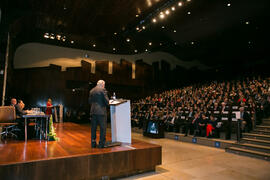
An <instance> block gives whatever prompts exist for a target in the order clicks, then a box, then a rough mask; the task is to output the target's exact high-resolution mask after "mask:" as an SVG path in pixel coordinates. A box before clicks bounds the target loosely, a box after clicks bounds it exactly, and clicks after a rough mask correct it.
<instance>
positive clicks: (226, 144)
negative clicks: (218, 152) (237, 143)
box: [165, 133, 232, 149]
mask: <svg viewBox="0 0 270 180" xmlns="http://www.w3.org/2000/svg"><path fill="white" fill-rule="evenodd" d="M165 138H168V139H173V140H176V141H181V142H188V143H193V144H199V145H204V146H210V147H217V148H221V149H225V148H227V147H230V146H231V145H232V143H229V142H225V141H219V139H216V140H214V139H211V138H209V139H208V138H205V137H195V138H194V137H192V136H184V135H183V134H179V133H166V134H165ZM194 139H196V141H194ZM217 144H218V146H217Z"/></svg>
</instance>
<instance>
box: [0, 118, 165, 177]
mask: <svg viewBox="0 0 270 180" xmlns="http://www.w3.org/2000/svg"><path fill="white" fill-rule="evenodd" d="M55 128H56V133H57V136H58V137H59V140H58V141H44V140H41V141H40V140H28V141H27V142H24V141H15V140H8V141H2V142H0V177H7V175H8V177H9V178H8V179H37V178H38V179H99V178H101V177H102V176H108V177H110V178H113V177H120V176H127V175H130V174H135V173H138V172H143V171H149V170H154V169H155V166H156V165H159V164H161V146H159V145H154V144H150V143H146V142H142V141H139V140H136V139H132V144H123V145H121V146H115V147H111V148H104V149H99V148H91V138H90V136H91V132H90V131H91V128H90V125H80V124H75V123H62V124H55ZM108 131H109V130H107V135H106V140H107V141H109V140H111V137H110V132H108ZM97 134H99V132H98V133H97ZM98 140H99V137H98V138H97V142H98ZM124 169H126V170H124ZM18 177H20V178H18Z"/></svg>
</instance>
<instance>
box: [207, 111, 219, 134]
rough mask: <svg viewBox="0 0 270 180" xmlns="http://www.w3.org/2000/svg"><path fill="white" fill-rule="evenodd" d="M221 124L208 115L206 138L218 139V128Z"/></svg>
mask: <svg viewBox="0 0 270 180" xmlns="http://www.w3.org/2000/svg"><path fill="white" fill-rule="evenodd" d="M220 123H221V122H218V121H217V120H216V118H215V117H214V116H213V115H210V119H209V121H208V122H207V126H206V136H207V137H209V138H210V137H217V138H218V137H219V128H220V126H221V124H220Z"/></svg>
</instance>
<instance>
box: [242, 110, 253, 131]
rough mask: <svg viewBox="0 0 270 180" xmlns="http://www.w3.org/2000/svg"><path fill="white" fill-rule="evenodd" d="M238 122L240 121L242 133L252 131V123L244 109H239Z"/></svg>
mask: <svg viewBox="0 0 270 180" xmlns="http://www.w3.org/2000/svg"><path fill="white" fill-rule="evenodd" d="M239 110H240V120H241V121H242V127H241V129H242V131H244V132H245V131H247V132H250V131H251V130H252V122H251V117H250V114H249V113H248V112H247V111H246V110H245V108H244V107H240V108H239Z"/></svg>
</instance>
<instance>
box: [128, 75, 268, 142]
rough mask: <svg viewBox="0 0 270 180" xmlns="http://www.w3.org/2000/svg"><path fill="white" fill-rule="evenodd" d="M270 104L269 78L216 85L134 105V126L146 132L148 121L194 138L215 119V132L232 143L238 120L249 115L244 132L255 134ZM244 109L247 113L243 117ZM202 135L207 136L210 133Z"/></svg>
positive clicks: (198, 86)
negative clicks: (252, 131)
mask: <svg viewBox="0 0 270 180" xmlns="http://www.w3.org/2000/svg"><path fill="white" fill-rule="evenodd" d="M269 104H270V79H269V78H268V77H267V78H260V77H252V78H245V79H243V80H232V81H222V82H217V81H213V82H209V83H206V84H194V85H192V86H187V87H184V88H179V89H173V90H169V91H165V92H162V93H160V94H154V95H153V96H148V97H146V98H144V99H140V100H138V101H136V102H133V103H132V111H131V112H132V116H131V119H132V126H138V127H139V128H143V127H144V124H145V123H146V122H147V121H150V120H151V121H159V122H161V123H162V124H163V126H164V129H165V130H166V131H175V132H183V133H185V134H188V133H189V134H192V135H193V134H194V133H196V130H197V129H198V124H199V126H201V124H204V125H203V126H204V127H205V128H204V129H206V127H207V126H208V124H213V122H212V121H210V117H211V116H212V119H213V120H214V121H215V122H214V124H217V125H218V126H217V127H218V128H217V127H215V128H217V129H219V130H220V131H223V132H225V134H226V136H225V138H226V139H230V138H231V134H232V133H235V132H236V128H237V123H236V122H237V119H238V118H241V119H243V117H240V115H242V114H245V116H244V118H245V120H244V122H245V123H243V124H244V125H245V126H243V131H251V130H252V127H253V126H254V125H255V124H259V123H260V121H261V119H262V117H263V116H264V115H265V114H266V113H268V112H269ZM240 107H242V108H240ZM240 109H243V111H244V112H243V113H241V114H240V112H239V111H240ZM195 114H199V118H197V120H196V121H193V120H194V116H195ZM203 115H204V116H205V119H206V120H203V121H202V116H203ZM237 116H239V117H237ZM200 122H202V123H200ZM205 131H206V130H205ZM199 135H202V136H205V135H206V132H203V133H200V134H199ZM217 136H219V134H218V135H217Z"/></svg>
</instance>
